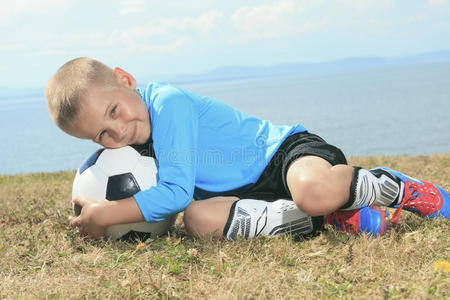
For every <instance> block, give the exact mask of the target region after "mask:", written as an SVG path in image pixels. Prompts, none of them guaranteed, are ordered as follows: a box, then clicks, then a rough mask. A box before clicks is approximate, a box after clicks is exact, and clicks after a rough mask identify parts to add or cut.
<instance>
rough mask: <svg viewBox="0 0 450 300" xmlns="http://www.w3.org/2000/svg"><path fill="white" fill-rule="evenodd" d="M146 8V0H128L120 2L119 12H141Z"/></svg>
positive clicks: (123, 13)
mask: <svg viewBox="0 0 450 300" xmlns="http://www.w3.org/2000/svg"><path fill="white" fill-rule="evenodd" d="M144 9H145V1H144V0H126V1H121V2H120V8H119V14H122V15H126V14H134V13H141V12H143V11H144Z"/></svg>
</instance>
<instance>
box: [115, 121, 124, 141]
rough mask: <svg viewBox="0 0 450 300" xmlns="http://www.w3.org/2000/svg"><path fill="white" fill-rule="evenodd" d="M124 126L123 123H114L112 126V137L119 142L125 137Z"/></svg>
mask: <svg viewBox="0 0 450 300" xmlns="http://www.w3.org/2000/svg"><path fill="white" fill-rule="evenodd" d="M125 133H126V126H125V124H123V123H118V124H116V126H115V128H114V138H115V140H116V142H121V141H122V140H123V139H124V138H125Z"/></svg>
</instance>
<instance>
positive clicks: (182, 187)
mask: <svg viewBox="0 0 450 300" xmlns="http://www.w3.org/2000/svg"><path fill="white" fill-rule="evenodd" d="M153 107H154V112H153V115H151V117H152V123H151V126H152V137H153V148H154V150H155V156H156V159H157V163H158V182H157V185H156V186H153V187H151V188H150V189H147V190H143V191H140V192H138V193H136V194H135V195H134V198H135V199H136V202H137V204H138V206H139V209H140V210H141V212H142V215H143V216H144V218H145V220H146V221H147V222H156V221H161V220H164V219H167V218H168V217H169V216H171V215H173V214H175V213H178V212H180V211H183V210H184V209H185V208H186V207H187V206H188V205H189V203H190V202H191V201H192V196H193V193H194V187H195V173H196V163H195V161H196V156H197V141H198V111H197V108H196V106H195V104H194V103H193V102H192V100H191V99H190V98H189V96H187V95H186V94H184V93H183V92H182V91H179V90H177V89H175V88H170V89H167V90H166V91H161V92H160V93H159V94H158V95H157V96H156V98H155V100H154V104H153Z"/></svg>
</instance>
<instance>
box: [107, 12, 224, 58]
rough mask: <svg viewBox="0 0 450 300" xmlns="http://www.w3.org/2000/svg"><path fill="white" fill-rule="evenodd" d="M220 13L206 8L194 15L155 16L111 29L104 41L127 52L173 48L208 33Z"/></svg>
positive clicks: (170, 49) (158, 50) (171, 49)
mask: <svg viewBox="0 0 450 300" xmlns="http://www.w3.org/2000/svg"><path fill="white" fill-rule="evenodd" d="M222 15H223V14H222V12H220V11H209V12H206V13H204V14H202V15H200V16H199V17H197V18H194V17H185V18H165V19H158V20H154V21H150V22H147V23H145V24H143V25H140V26H133V27H131V28H129V29H126V30H114V31H113V32H112V34H111V35H110V37H109V40H108V41H109V43H110V44H111V45H115V46H118V45H122V48H123V49H127V52H130V53H131V52H134V51H137V52H164V51H174V50H176V49H178V48H180V47H182V46H184V45H186V44H187V43H188V42H189V40H190V39H191V38H192V37H195V36H197V35H205V34H208V33H210V32H211V31H212V30H213V29H214V28H215V27H216V25H217V22H218V21H219V19H220V18H221V17H222ZM122 51H123V50H122Z"/></svg>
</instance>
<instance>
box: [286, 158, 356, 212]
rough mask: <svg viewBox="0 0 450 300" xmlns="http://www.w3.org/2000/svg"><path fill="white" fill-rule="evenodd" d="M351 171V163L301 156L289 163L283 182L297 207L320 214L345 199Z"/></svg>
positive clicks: (347, 196) (335, 206)
mask: <svg viewBox="0 0 450 300" xmlns="http://www.w3.org/2000/svg"><path fill="white" fill-rule="evenodd" d="M352 174H353V168H352V167H351V166H348V165H335V166H332V165H331V164H330V163H329V162H328V161H326V160H325V159H323V158H320V157H318V156H303V157H301V158H298V159H296V160H295V161H293V162H292V163H291V164H290V165H289V167H288V170H287V173H286V183H287V186H288V189H289V192H290V193H291V196H292V199H293V200H294V202H295V204H296V205H297V206H298V208H299V209H300V210H302V211H304V212H306V213H307V214H309V215H312V216H319V215H322V216H323V215H327V214H329V213H332V212H334V211H336V210H338V209H340V208H341V207H343V206H344V205H345V204H346V203H347V202H348V199H349V196H350V184H351V181H352Z"/></svg>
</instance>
